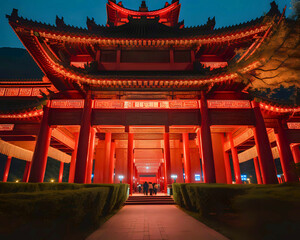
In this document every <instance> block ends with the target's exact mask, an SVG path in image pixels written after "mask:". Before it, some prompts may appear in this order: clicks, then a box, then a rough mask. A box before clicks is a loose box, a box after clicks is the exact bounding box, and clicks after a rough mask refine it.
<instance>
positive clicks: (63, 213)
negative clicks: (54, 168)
mask: <svg viewBox="0 0 300 240" xmlns="http://www.w3.org/2000/svg"><path fill="white" fill-rule="evenodd" d="M127 188H128V185H127V184H64V183H54V184H53V183H28V184H27V183H20V184H19V183H1V184H0V193H1V194H0V239H18V238H19V239H21V238H22V239H24V236H25V237H26V238H25V239H68V238H71V237H70V235H74V236H72V238H73V239H76V237H78V236H80V234H83V232H85V231H87V229H95V228H96V227H97V226H98V225H99V223H100V222H101V221H103V219H104V218H105V216H107V215H109V214H111V213H112V211H114V210H116V209H119V208H120V207H121V205H122V204H123V203H124V201H125V200H126V198H127ZM76 233H77V234H76ZM76 235H77V236H76ZM79 239H80V238H79Z"/></svg>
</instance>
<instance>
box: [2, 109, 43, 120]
mask: <svg viewBox="0 0 300 240" xmlns="http://www.w3.org/2000/svg"><path fill="white" fill-rule="evenodd" d="M42 115H43V110H36V111H32V112H27V113H19V114H0V118H31V117H39V116H42Z"/></svg>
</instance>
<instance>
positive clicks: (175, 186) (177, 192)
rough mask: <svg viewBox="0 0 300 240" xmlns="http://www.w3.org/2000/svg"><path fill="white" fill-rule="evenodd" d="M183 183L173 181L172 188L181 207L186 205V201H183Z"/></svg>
mask: <svg viewBox="0 0 300 240" xmlns="http://www.w3.org/2000/svg"><path fill="white" fill-rule="evenodd" d="M180 188H181V184H180V183H173V184H172V189H173V199H174V201H175V203H176V204H177V205H179V206H180V207H185V205H184V201H183V196H182V193H181V190H180Z"/></svg>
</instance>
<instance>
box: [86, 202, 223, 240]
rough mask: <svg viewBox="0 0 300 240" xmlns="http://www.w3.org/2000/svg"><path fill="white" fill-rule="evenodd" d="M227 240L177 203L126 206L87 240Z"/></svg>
mask: <svg viewBox="0 0 300 240" xmlns="http://www.w3.org/2000/svg"><path fill="white" fill-rule="evenodd" d="M100 239H101V240H119V239H120V240H161V239H164V240H177V239H178V240H182V239H183V240H194V239H195V240H196V239H197V240H228V238H226V237H224V236H223V235H221V234H220V233H218V232H216V231H214V230H213V229H211V228H209V227H207V226H206V225H204V224H203V223H201V222H199V221H197V220H196V219H194V218H192V217H191V216H189V215H187V214H186V213H184V212H183V211H181V210H180V209H178V208H177V207H176V206H174V205H166V206H163V205H148V206H139V205H134V206H125V207H123V208H122V209H121V210H120V211H119V212H118V213H117V214H116V215H114V216H113V217H112V218H110V219H109V220H108V221H107V222H106V223H105V224H104V225H103V226H102V227H101V228H99V229H98V230H97V231H95V232H94V233H92V234H91V235H90V236H89V237H88V238H87V240H100Z"/></svg>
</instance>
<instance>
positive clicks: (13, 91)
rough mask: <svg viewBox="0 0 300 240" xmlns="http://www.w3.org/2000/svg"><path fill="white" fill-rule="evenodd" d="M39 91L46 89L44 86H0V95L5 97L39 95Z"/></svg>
mask: <svg viewBox="0 0 300 240" xmlns="http://www.w3.org/2000/svg"><path fill="white" fill-rule="evenodd" d="M40 91H46V88H18V87H16V88H0V96H6V97H17V96H18V97H40V96H42V94H41V92H40Z"/></svg>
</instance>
